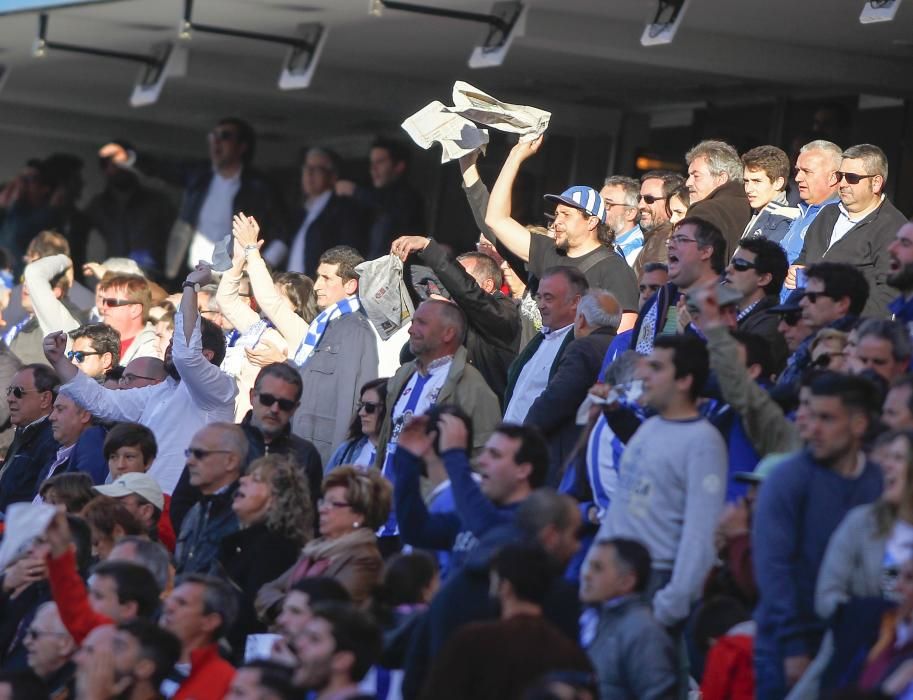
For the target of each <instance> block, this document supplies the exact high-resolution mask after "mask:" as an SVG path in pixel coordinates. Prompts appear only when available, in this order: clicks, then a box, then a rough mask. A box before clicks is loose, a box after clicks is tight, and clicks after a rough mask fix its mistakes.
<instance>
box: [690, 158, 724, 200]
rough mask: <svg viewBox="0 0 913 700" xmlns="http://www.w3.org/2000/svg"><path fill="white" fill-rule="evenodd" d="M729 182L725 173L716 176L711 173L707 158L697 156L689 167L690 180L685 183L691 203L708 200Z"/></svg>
mask: <svg viewBox="0 0 913 700" xmlns="http://www.w3.org/2000/svg"><path fill="white" fill-rule="evenodd" d="M728 180H729V178H728V177H727V176H726V174H725V173H720V174H718V175H714V174H713V173H711V172H710V162H709V161H708V160H707V158H706V157H705V156H695V157H694V158H693V159H692V161H691V164H690V165H689V166H688V179H687V180H686V181H685V186H686V187H687V188H688V193H689V194H690V195H691V203H692V204H695V203H696V202H700V201H701V200H702V199H706V198H707V196H708V195H709V194H710V193H711V192H713V191H714V190H715V189H716V188H717V187H719V186H720V185H723V184H725V183H726V182H727V181H728Z"/></svg>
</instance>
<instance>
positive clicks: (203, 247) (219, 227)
mask: <svg viewBox="0 0 913 700" xmlns="http://www.w3.org/2000/svg"><path fill="white" fill-rule="evenodd" d="M240 189H241V171H240V170H239V171H238V172H237V173H235V174H234V175H233V176H232V177H222V176H221V175H219V173H217V172H213V174H212V180H211V181H210V183H209V189H208V190H207V192H206V199H204V200H203V205H202V206H201V207H200V214H199V216H198V217H197V230H196V231H194V234H193V240H191V242H190V251H189V253H188V256H187V264H188V265H190V267H193V266H194V265H196V264H197V262H199V261H200V260H205V261H206V262H212V253H213V251H214V250H215V246H216V243H218V242H219V241H221V240H222V239H223V238H225V236H229V235H231V219H232V216H233V215H234V210H235V195H237V194H238V190H240Z"/></svg>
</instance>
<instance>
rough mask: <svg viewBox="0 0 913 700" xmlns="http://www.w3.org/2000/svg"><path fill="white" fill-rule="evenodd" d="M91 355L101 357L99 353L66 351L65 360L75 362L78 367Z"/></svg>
mask: <svg viewBox="0 0 913 700" xmlns="http://www.w3.org/2000/svg"><path fill="white" fill-rule="evenodd" d="M92 355H101V353H100V352H86V351H85V350H68V351H67V359H68V360H70V361H71V362H72V361H73V360H76V364H78V365H81V364H82V363H83V362H85V361H86V358H87V357H91V356H92Z"/></svg>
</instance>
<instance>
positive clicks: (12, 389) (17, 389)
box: [6, 386, 42, 399]
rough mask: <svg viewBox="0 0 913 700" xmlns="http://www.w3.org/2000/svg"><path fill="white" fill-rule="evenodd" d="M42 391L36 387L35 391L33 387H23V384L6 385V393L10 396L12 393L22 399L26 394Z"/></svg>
mask: <svg viewBox="0 0 913 700" xmlns="http://www.w3.org/2000/svg"><path fill="white" fill-rule="evenodd" d="M40 393H42V392H40V391H38V390H37V389H35V390H34V391H33V390H31V389H23V388H22V387H21V386H8V387H6V395H7V396H9V395H10V394H12V395H13V396H15V397H16V398H17V399H21V398H22V397H23V396H25V395H26V394H40Z"/></svg>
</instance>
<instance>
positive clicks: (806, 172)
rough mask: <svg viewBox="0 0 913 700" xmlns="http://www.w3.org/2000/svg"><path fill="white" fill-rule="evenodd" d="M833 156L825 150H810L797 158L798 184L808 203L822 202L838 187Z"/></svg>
mask: <svg viewBox="0 0 913 700" xmlns="http://www.w3.org/2000/svg"><path fill="white" fill-rule="evenodd" d="M834 171H835V168H834V167H833V159H832V157H831V156H830V155H829V154H828V153H826V152H825V151H819V150H810V151H806V152H805V153H800V154H799V157H798V158H797V159H796V185H797V189H798V191H799V197H800V199H802V201H803V202H805V203H806V204H821V202H823V201H825V200H826V199H828V198H830V196H831V195H832V194H833V193H834V190H835V189H836V187H837V180H836V178H835V176H834Z"/></svg>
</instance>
